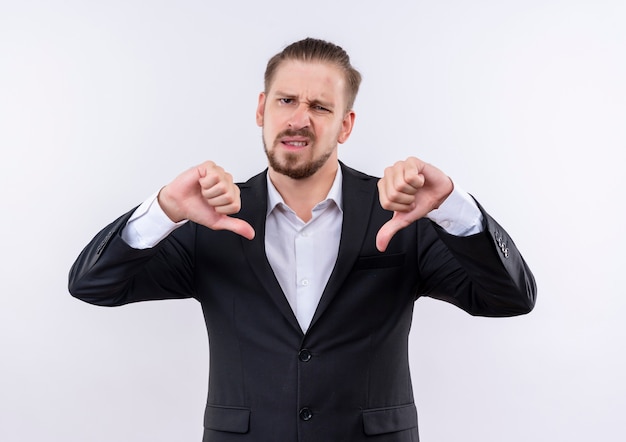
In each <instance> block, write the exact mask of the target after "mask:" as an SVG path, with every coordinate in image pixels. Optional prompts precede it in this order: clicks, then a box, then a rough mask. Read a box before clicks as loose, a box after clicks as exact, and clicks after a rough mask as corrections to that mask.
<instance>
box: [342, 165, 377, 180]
mask: <svg viewBox="0 0 626 442" xmlns="http://www.w3.org/2000/svg"><path fill="white" fill-rule="evenodd" d="M339 164H340V165H341V172H342V173H343V174H344V175H347V176H351V177H353V178H358V179H360V180H364V181H370V180H374V181H378V180H379V179H380V177H376V176H373V175H369V174H367V173H365V172H361V171H360V170H356V169H353V168H351V167H348V166H346V165H345V164H344V163H342V162H339Z"/></svg>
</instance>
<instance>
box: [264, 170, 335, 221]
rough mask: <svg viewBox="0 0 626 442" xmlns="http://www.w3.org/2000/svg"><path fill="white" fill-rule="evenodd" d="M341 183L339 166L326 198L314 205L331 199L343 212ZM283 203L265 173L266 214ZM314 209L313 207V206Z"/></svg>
mask: <svg viewBox="0 0 626 442" xmlns="http://www.w3.org/2000/svg"><path fill="white" fill-rule="evenodd" d="M342 183H343V174H342V172H341V166H339V167H337V174H336V175H335V179H334V181H333V185H332V186H331V187H330V190H329V191H328V195H326V199H324V200H323V201H320V202H319V203H318V204H317V205H316V206H315V207H321V206H322V205H328V202H330V201H333V202H334V203H335V205H336V206H337V207H338V208H339V210H341V211H342V212H343V196H342V192H341V190H342ZM280 204H282V205H284V206H285V207H289V206H287V204H285V201H284V200H283V197H282V196H281V195H280V193H278V190H276V187H275V186H274V184H273V183H272V180H270V174H269V173H268V174H267V214H266V216H269V214H270V213H272V211H273V210H274V208H275V207H276V206H278V205H280ZM314 209H315V208H314Z"/></svg>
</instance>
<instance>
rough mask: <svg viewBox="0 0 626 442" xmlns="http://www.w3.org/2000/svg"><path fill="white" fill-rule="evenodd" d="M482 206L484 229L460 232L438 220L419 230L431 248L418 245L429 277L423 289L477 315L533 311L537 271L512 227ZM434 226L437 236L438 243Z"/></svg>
mask: <svg viewBox="0 0 626 442" xmlns="http://www.w3.org/2000/svg"><path fill="white" fill-rule="evenodd" d="M479 208H480V210H481V212H482V213H483V216H484V222H485V229H484V230H483V232H481V233H478V234H475V235H470V236H467V237H459V236H454V235H450V234H448V233H446V232H445V231H444V230H443V229H442V228H440V227H438V226H436V225H435V224H434V223H430V226H428V227H426V228H422V231H421V232H420V234H419V235H420V239H421V243H422V244H425V245H426V247H420V248H418V256H419V258H418V259H419V262H420V272H421V274H422V277H423V286H422V287H421V288H420V294H425V295H427V296H430V297H433V298H437V299H441V300H444V301H447V302H450V303H452V304H454V305H456V306H458V307H460V308H462V309H463V310H465V311H466V312H468V313H470V314H471V315H476V316H515V315H521V314H525V313H528V312H530V311H531V310H532V309H533V307H534V305H535V300H536V294H537V286H536V283H535V279H534V276H533V274H532V272H531V271H530V268H529V267H528V265H527V264H526V262H525V261H524V259H523V257H522V255H521V253H520V252H519V250H518V249H517V247H516V245H515V243H514V242H513V240H512V239H511V238H510V236H509V235H508V234H507V232H506V231H505V230H504V229H503V228H502V227H501V226H500V225H499V224H498V223H497V222H496V221H495V220H494V219H493V218H492V217H491V216H490V215H489V214H488V213H487V212H485V211H484V209H483V208H482V207H480V205H479ZM431 229H434V230H435V238H436V239H434V240H433V241H432V242H431V240H430V239H429V238H430V237H431V236H432V230H431ZM428 230H431V231H430V233H429V232H427V231H428ZM437 239H438V240H437Z"/></svg>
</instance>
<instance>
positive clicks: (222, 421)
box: [204, 405, 250, 433]
mask: <svg viewBox="0 0 626 442" xmlns="http://www.w3.org/2000/svg"><path fill="white" fill-rule="evenodd" d="M249 427H250V409H249V408H243V407H222V406H219V405H207V406H206V409H205V410H204V428H209V429H211V430H216V431H226V432H229V433H247V432H248V428H249Z"/></svg>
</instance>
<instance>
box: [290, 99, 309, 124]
mask: <svg viewBox="0 0 626 442" xmlns="http://www.w3.org/2000/svg"><path fill="white" fill-rule="evenodd" d="M309 123H310V120H309V109H308V107H307V105H306V103H300V104H299V105H298V106H297V107H296V108H295V109H294V111H293V113H292V114H291V117H290V118H289V127H290V128H291V129H294V130H298V129H302V128H305V127H308V126H309Z"/></svg>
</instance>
